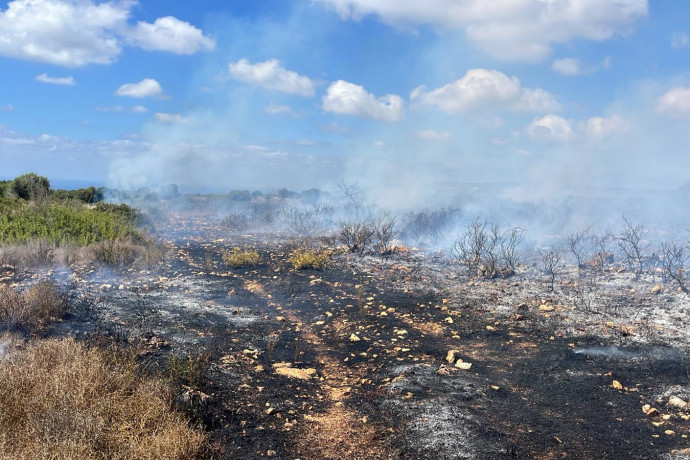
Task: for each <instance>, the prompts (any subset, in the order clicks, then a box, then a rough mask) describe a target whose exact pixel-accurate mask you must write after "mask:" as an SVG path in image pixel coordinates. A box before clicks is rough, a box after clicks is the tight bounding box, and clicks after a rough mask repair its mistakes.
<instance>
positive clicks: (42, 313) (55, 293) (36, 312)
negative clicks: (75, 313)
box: [0, 281, 68, 331]
mask: <svg viewBox="0 0 690 460" xmlns="http://www.w3.org/2000/svg"><path fill="white" fill-rule="evenodd" d="M67 310H68V305H67V299H66V297H65V295H64V294H63V293H62V292H61V291H60V288H59V287H58V286H57V285H56V284H55V283H53V282H52V281H41V282H39V283H37V284H34V285H32V286H31V287H29V288H28V289H27V290H26V292H24V294H23V295H21V294H19V293H18V292H15V291H14V290H13V289H12V288H10V287H8V286H6V285H0V329H3V328H4V329H13V328H16V327H20V328H26V329H30V330H34V331H35V330H39V329H41V328H42V327H43V326H45V325H46V324H47V323H48V322H50V321H53V320H56V319H59V318H62V317H63V316H64V315H65V314H66V313H67Z"/></svg>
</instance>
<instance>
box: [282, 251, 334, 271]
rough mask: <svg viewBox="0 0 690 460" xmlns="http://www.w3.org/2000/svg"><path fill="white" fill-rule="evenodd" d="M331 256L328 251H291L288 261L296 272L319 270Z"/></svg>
mask: <svg viewBox="0 0 690 460" xmlns="http://www.w3.org/2000/svg"><path fill="white" fill-rule="evenodd" d="M330 256H331V254H330V252H329V251H317V250H312V249H296V250H294V251H292V253H291V254H290V257H289V258H288V260H289V261H290V263H291V264H292V266H293V267H294V268H295V269H296V270H305V269H308V268H311V269H313V270H321V269H323V268H324V267H325V266H326V264H327V263H328V259H329V258H330Z"/></svg>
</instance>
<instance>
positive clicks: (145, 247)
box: [89, 240, 165, 267]
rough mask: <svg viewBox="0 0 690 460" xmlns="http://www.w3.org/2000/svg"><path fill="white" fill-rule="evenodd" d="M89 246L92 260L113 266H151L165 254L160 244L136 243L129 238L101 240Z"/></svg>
mask: <svg viewBox="0 0 690 460" xmlns="http://www.w3.org/2000/svg"><path fill="white" fill-rule="evenodd" d="M89 248H90V251H91V254H92V258H91V259H92V260H93V261H94V262H98V263H101V264H105V265H109V266H113V267H128V266H131V265H139V266H151V265H154V264H156V263H157V262H159V261H160V260H161V259H162V258H163V256H164V255H165V250H164V248H163V247H162V246H160V245H156V244H152V243H150V244H137V243H135V242H133V241H131V240H113V241H101V242H100V243H96V244H93V245H91V246H90V247H89Z"/></svg>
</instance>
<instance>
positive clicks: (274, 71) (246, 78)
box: [228, 59, 314, 97]
mask: <svg viewBox="0 0 690 460" xmlns="http://www.w3.org/2000/svg"><path fill="white" fill-rule="evenodd" d="M228 70H229V71H230V77H231V78H233V79H234V80H238V81H242V82H245V83H249V84H251V85H255V86H259V87H262V88H267V89H271V90H274V91H280V92H282V93H288V94H297V95H299V96H309V97H310V96H314V83H313V82H312V81H311V79H310V78H309V77H305V76H303V75H299V74H298V73H297V72H293V71H291V70H287V69H285V68H283V67H282V66H281V65H280V62H278V61H277V60H276V59H269V60H268V61H264V62H257V63H256V64H252V63H250V62H249V61H248V60H247V59H240V60H239V61H237V62H231V63H230V64H229V66H228Z"/></svg>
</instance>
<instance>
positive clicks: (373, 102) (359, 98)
mask: <svg viewBox="0 0 690 460" xmlns="http://www.w3.org/2000/svg"><path fill="white" fill-rule="evenodd" d="M322 107H323V110H324V111H326V112H332V113H339V114H343V115H352V116H355V117H362V118H372V119H375V120H381V121H389V122H390V121H398V120H400V119H402V118H403V116H404V114H405V102H404V101H403V98H402V97H400V96H398V95H397V94H386V95H385V96H381V97H376V96H374V95H373V94H371V93H368V92H367V91H366V90H365V89H364V87H363V86H360V85H355V84H354V83H350V82H347V81H344V80H338V81H336V82H335V83H333V84H331V86H329V87H328V90H326V94H325V95H324V96H323V104H322Z"/></svg>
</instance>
